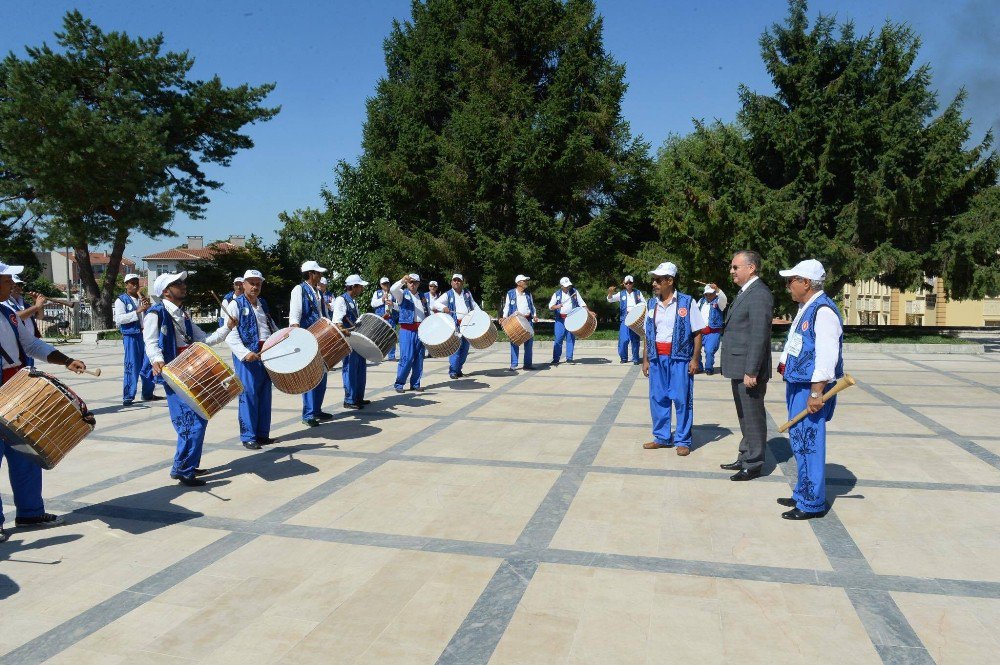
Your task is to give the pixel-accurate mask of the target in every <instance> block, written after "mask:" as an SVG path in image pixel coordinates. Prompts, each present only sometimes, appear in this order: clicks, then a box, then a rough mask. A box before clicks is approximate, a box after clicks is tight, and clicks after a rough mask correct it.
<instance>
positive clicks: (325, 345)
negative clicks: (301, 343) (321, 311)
mask: <svg viewBox="0 0 1000 665" xmlns="http://www.w3.org/2000/svg"><path fill="white" fill-rule="evenodd" d="M306 330H308V331H309V332H311V333H312V334H313V335H315V336H316V342H317V343H318V344H319V355H320V356H321V357H322V358H323V364H324V365H326V369H327V370H331V369H333V368H334V366H335V365H336V364H337V363H339V362H340V361H341V360H343V359H344V358H346V357H347V356H348V355H349V354H350V353H351V345H350V344H348V343H347V338H346V337H344V333H343V332H341V330H340V328H338V327H337V326H335V325H334V324H333V323H331V322H330V320H329V319H319V320H318V321H316V323H314V324H312V325H311V326H309V327H308V328H306Z"/></svg>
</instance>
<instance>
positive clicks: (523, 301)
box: [500, 290, 537, 319]
mask: <svg viewBox="0 0 1000 665" xmlns="http://www.w3.org/2000/svg"><path fill="white" fill-rule="evenodd" d="M514 293H515V298H516V303H515V310H514V311H515V312H517V313H518V314H521V315H522V316H524V317H526V318H528V319H530V318H531V310H530V309H528V292H527V291H525V292H524V293H518V292H517V291H516V290H515V291H514ZM510 301H511V298H510V297H509V296H504V297H503V307H502V308H501V309H500V317H501V318H505V317H506V316H507V310H509V309H510ZM536 315H537V312H536Z"/></svg>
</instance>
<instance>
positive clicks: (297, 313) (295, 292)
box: [288, 284, 323, 326]
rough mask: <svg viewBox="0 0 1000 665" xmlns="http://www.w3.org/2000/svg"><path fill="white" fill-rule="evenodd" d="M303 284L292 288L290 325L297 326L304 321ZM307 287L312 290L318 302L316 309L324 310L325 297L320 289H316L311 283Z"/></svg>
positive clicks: (289, 309)
mask: <svg viewBox="0 0 1000 665" xmlns="http://www.w3.org/2000/svg"><path fill="white" fill-rule="evenodd" d="M302 288H303V287H302V284H296V285H295V288H293V289H292V295H291V296H290V298H291V300H290V301H289V302H288V325H290V326H297V325H299V324H300V323H301V321H302ZM305 288H307V289H309V290H310V291H312V294H313V300H314V302H315V303H316V309H317V310H319V311H320V312H322V311H323V304H322V303H323V298H322V296H321V295H320V293H319V291H317V290H316V289H314V288H313V287H312V286H311V285H308V284H307V285H306V286H305Z"/></svg>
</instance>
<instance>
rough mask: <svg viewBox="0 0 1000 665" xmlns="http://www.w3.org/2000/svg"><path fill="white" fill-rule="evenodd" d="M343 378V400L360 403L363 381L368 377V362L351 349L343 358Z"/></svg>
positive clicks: (363, 386) (363, 391) (363, 396)
mask: <svg viewBox="0 0 1000 665" xmlns="http://www.w3.org/2000/svg"><path fill="white" fill-rule="evenodd" d="M341 373H342V376H343V379H344V402H345V403H346V404H361V400H363V399H364V398H365V383H367V379H368V363H367V362H366V361H365V359H364V358H362V357H361V356H360V355H358V354H357V353H355V352H354V351H351V353H350V355H349V356H347V357H346V358H344V368H343V370H341Z"/></svg>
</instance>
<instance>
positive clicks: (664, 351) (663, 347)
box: [656, 342, 673, 356]
mask: <svg viewBox="0 0 1000 665" xmlns="http://www.w3.org/2000/svg"><path fill="white" fill-rule="evenodd" d="M672 345H673V343H672V342H657V343H656V355H658V356H669V355H670V347H671V346H672Z"/></svg>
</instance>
